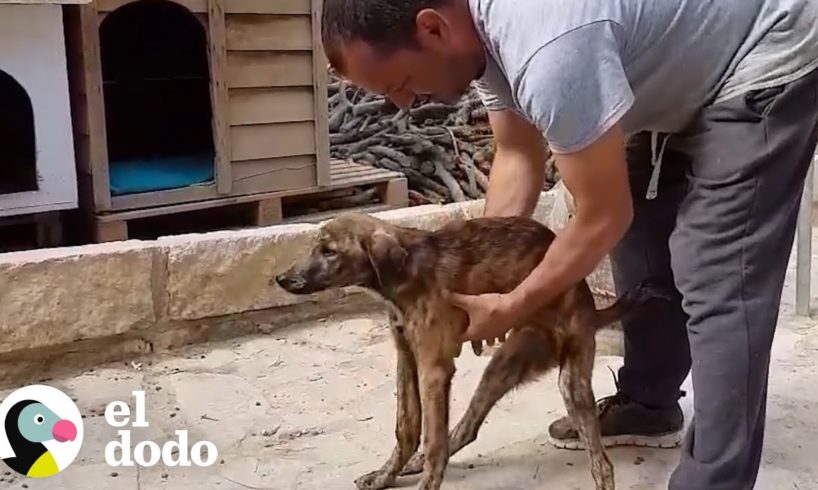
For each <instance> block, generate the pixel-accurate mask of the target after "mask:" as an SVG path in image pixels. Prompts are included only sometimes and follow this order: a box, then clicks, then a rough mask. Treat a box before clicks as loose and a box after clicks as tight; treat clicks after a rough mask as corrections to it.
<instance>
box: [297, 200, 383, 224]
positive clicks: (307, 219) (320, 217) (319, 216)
mask: <svg viewBox="0 0 818 490" xmlns="http://www.w3.org/2000/svg"><path fill="white" fill-rule="evenodd" d="M390 209H392V207H391V206H389V205H387V204H367V205H364V206H356V207H352V208H342V209H330V210H328V211H321V212H320V213H311V214H305V215H300V216H290V217H288V218H284V221H283V223H284V224H292V223H320V222H321V221H326V220H328V219H332V218H334V217H336V216H338V215H339V214H341V213H347V212H350V211H355V212H358V213H367V214H370V213H379V212H381V211H388V210H390Z"/></svg>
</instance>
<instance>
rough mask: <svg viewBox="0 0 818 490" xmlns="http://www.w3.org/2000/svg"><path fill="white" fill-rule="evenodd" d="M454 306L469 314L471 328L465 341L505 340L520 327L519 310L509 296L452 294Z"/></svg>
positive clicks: (467, 331) (450, 296) (464, 335)
mask: <svg viewBox="0 0 818 490" xmlns="http://www.w3.org/2000/svg"><path fill="white" fill-rule="evenodd" d="M449 300H450V301H451V302H452V304H453V305H455V306H457V307H459V308H461V309H463V310H465V311H466V312H467V313H468V314H469V328H468V329H467V330H466V333H465V334H463V341H464V342H468V341H471V340H480V341H482V340H487V341H489V343H490V344H491V341H493V340H494V339H504V338H505V336H506V333H507V332H508V331H509V330H511V329H512V328H514V327H516V326H518V325H517V323H518V322H519V321H520V312H519V308H515V305H514V304H513V302H512V300H511V297H510V296H509V295H508V294H499V293H487V294H479V295H463V294H458V293H450V294H449Z"/></svg>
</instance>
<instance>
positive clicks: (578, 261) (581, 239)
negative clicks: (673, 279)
mask: <svg viewBox="0 0 818 490" xmlns="http://www.w3.org/2000/svg"><path fill="white" fill-rule="evenodd" d="M555 163H556V165H557V168H558V170H559V172H560V176H561V178H562V180H563V182H564V183H565V187H566V189H568V191H569V192H570V193H571V195H572V196H573V197H574V200H575V203H576V214H575V216H574V218H573V219H572V220H571V221H569V222H568V224H567V225H566V227H565V228H564V229H563V230H562V231H561V233H559V234H558V235H557V237H556V238H555V240H554V242H553V243H552V244H551V247H550V248H549V250H548V253H546V254H545V256H544V257H543V260H542V262H541V263H540V264H539V265H538V266H537V267H536V268H535V269H534V270H533V271H532V272H531V274H530V275H529V276H528V277H527V278H526V279H525V280H524V281H523V282H522V283H520V285H519V286H518V287H517V288H516V289H515V290H514V291H512V292H511V293H510V294H509V295H508V298H507V300H508V302H509V306H510V308H513V309H518V312H519V315H520V316H521V317H525V316H527V315H529V314H532V313H534V312H535V311H536V310H537V309H539V308H541V307H543V306H544V305H546V304H548V303H549V302H551V301H552V300H553V299H554V298H556V297H557V296H558V295H559V294H560V293H562V292H563V291H565V290H566V289H568V288H569V287H571V285H573V284H576V283H577V282H579V281H580V280H582V279H583V278H585V277H586V276H588V275H589V274H590V273H591V272H593V270H594V268H595V267H596V266H597V264H599V262H600V261H601V260H602V259H603V258H604V257H605V255H607V254H608V253H609V252H610V251H611V250H612V249H613V247H614V246H615V245H616V244H617V243H618V242H619V240H621V239H622V237H623V236H624V234H625V232H626V231H627V229H628V227H629V226H630V224H631V221H632V219H633V202H632V200H631V192H630V184H629V181H628V170H627V164H626V159H625V137H624V134H623V132H622V129H621V127H620V126H619V125H616V126H614V127H613V128H611V129H610V130H608V131H607V132H606V133H605V134H604V135H603V136H602V137H600V138H599V139H598V140H596V142H594V143H592V144H591V145H590V146H588V147H587V148H585V149H583V150H581V151H579V152H576V153H571V154H555Z"/></svg>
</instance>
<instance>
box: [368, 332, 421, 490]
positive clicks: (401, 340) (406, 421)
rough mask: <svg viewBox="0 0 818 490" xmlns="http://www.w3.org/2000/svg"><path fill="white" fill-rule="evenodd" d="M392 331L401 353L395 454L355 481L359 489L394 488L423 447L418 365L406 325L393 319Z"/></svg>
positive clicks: (398, 375)
mask: <svg viewBox="0 0 818 490" xmlns="http://www.w3.org/2000/svg"><path fill="white" fill-rule="evenodd" d="M390 329H391V330H392V336H393V337H394V340H395V346H396V347H397V350H398V356H397V357H398V370H397V392H398V400H397V401H398V404H397V413H396V417H395V438H396V439H397V443H396V445H395V449H394V450H393V451H392V455H391V456H390V457H389V459H388V460H387V461H386V463H384V465H383V466H382V467H381V468H380V469H378V470H375V471H373V472H371V473H368V474H366V475H363V476H361V477H360V478H358V479H357V480H355V484H356V485H357V487H358V488H359V489H360V490H380V489H383V488H386V487H390V486H392V485H394V483H395V479H396V478H397V477H398V474H399V473H400V471H401V469H403V467H404V465H405V464H406V462H407V461H408V460H409V458H410V457H411V456H412V454H414V452H415V451H416V450H417V448H418V446H419V445H420V432H421V418H420V417H421V413H420V412H421V405H420V394H419V391H418V372H417V363H416V362H415V357H414V354H412V350H411V348H410V346H409V342H408V341H407V340H406V335H405V332H404V329H403V325H402V324H401V323H400V320H399V319H398V318H397V317H391V318H390Z"/></svg>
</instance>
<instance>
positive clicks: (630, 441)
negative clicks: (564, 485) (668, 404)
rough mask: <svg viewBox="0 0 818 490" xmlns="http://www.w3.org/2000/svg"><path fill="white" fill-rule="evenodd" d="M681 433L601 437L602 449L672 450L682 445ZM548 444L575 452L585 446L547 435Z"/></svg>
mask: <svg viewBox="0 0 818 490" xmlns="http://www.w3.org/2000/svg"><path fill="white" fill-rule="evenodd" d="M682 438H683V432H682V431H677V432H670V433H667V434H659V435H654V436H646V435H634V434H623V435H618V436H603V437H602V446H603V447H615V446H635V447H652V448H657V449H672V448H675V447H678V446H679V445H680V444H681V443H682ZM548 442H549V443H550V444H551V445H553V446H555V447H558V448H560V449H571V450H575V451H579V450H585V446H584V445H583V444H582V441H580V440H579V439H555V438H554V437H551V435H550V434H549V435H548Z"/></svg>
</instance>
